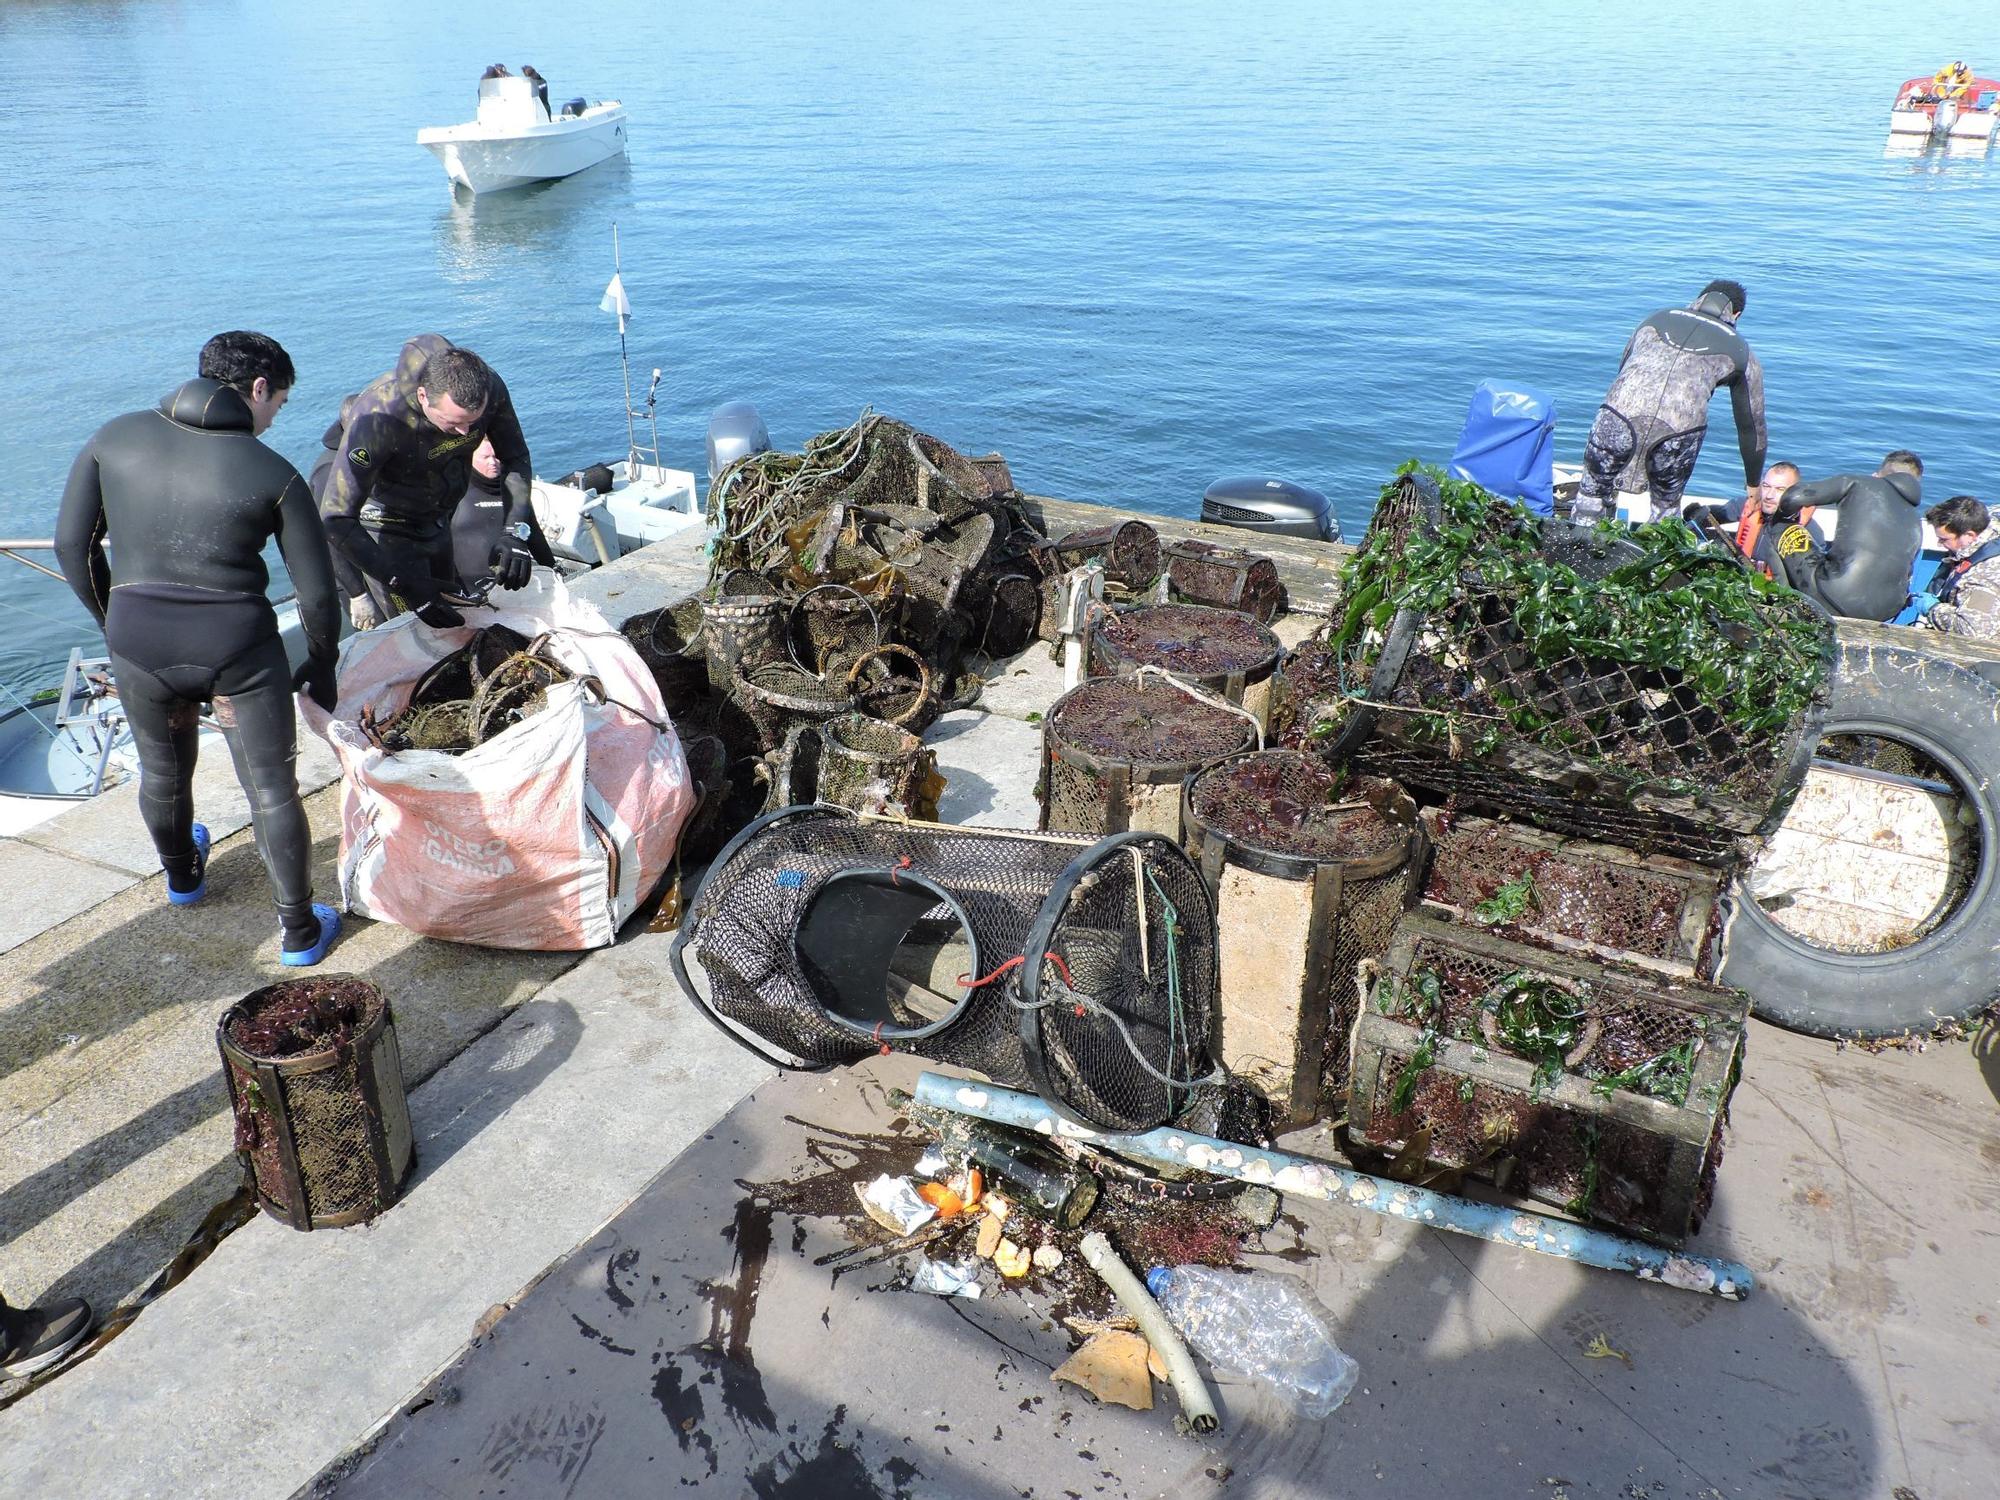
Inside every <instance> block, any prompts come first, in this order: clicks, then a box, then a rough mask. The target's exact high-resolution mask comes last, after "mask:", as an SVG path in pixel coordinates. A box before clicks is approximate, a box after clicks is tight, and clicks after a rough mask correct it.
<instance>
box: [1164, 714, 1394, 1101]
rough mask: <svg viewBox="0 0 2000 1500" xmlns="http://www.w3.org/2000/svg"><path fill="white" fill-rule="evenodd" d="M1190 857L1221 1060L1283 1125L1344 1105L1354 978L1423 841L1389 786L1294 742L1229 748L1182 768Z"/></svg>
mask: <svg viewBox="0 0 2000 1500" xmlns="http://www.w3.org/2000/svg"><path fill="white" fill-rule="evenodd" d="M1185 799H1186V806H1185V811H1184V813H1183V822H1184V824H1185V827H1186V833H1185V843H1186V848H1187V851H1188V854H1189V856H1190V857H1191V858H1192V859H1193V860H1194V861H1195V863H1196V864H1197V865H1198V866H1199V867H1200V869H1201V872H1202V876H1203V878H1204V879H1205V880H1206V881H1207V883H1208V887H1209V891H1210V893H1211V894H1212V895H1213V896H1214V898H1215V906H1216V922H1217V927H1218V929H1219V931H1220V933H1221V936H1220V939H1219V947H1220V955H1221V966H1222V997H1223V998H1222V1015H1221V1050H1222V1063H1223V1066H1224V1067H1225V1068H1227V1069H1228V1070H1229V1072H1230V1074H1231V1075H1232V1076H1234V1077H1237V1078H1240V1079H1242V1080H1243V1081H1244V1082H1246V1083H1248V1084H1249V1085H1250V1086H1251V1087H1253V1088H1255V1089H1257V1090H1258V1092H1260V1093H1261V1094H1262V1095H1263V1096H1264V1097H1265V1098H1266V1099H1267V1100H1269V1101H1270V1104H1271V1106H1272V1113H1273V1115H1274V1117H1275V1118H1276V1120H1277V1121H1278V1122H1280V1123H1282V1124H1285V1125H1291V1126H1303V1125H1309V1124H1311V1123H1312V1122H1313V1121H1314V1120H1316V1119H1318V1118H1319V1117H1320V1115H1321V1114H1322V1113H1323V1112H1325V1111H1326V1110H1333V1111H1336V1112H1337V1111H1338V1110H1339V1108H1340V1107H1341V1106H1342V1104H1344V1102H1345V1095H1346V1085H1347V1051H1348V1045H1349V1041H1350V1033H1351V1032H1352V1030H1353V1026H1354V1018H1355V1015H1356V1012H1357V1009H1358V1000H1357V996H1358V993H1359V992H1358V991H1357V989H1356V974H1357V972H1358V970H1359V969H1360V967H1361V965H1362V964H1363V963H1364V962H1365V961H1374V960H1379V959H1380V958H1381V957H1382V955H1383V954H1384V953H1385V952H1386V951H1387V950H1388V947H1389V939H1390V936H1391V934H1392V933H1393V932H1394V930H1395V927H1396V922H1397V920H1398V919H1399V918H1400V917H1401V916H1402V915H1403V913H1404V912H1405V911H1406V910H1408V909H1409V907H1410V906H1411V905H1412V904H1414V902H1415V900H1416V882H1417V877H1418V873H1419V872H1420V871H1421V870H1422V868H1423V848H1424V837H1423V833H1422V831H1421V829H1420V828H1419V827H1418V825H1417V817H1416V807H1415V804H1414V803H1412V802H1411V801H1410V799H1409V797H1408V796H1407V795H1405V794H1404V792H1403V790H1402V788H1400V787H1398V786H1397V785H1396V784H1395V783H1394V782H1391V781H1386V780H1380V779H1374V778H1359V777H1346V776H1340V775H1337V774H1336V773H1334V772H1333V771H1331V770H1329V769H1328V768H1327V766H1326V764H1325V763H1324V762H1323V761H1321V760H1320V759H1319V758H1318V757H1317V756H1314V755H1309V754H1305V753H1302V752H1300V751H1296V750H1265V751H1261V752H1249V753H1245V754H1239V755H1236V756H1233V757H1231V758H1230V759H1228V760H1224V761H1222V762H1220V763H1218V764H1216V765H1212V766H1210V767H1209V768H1208V769H1207V770H1205V771H1202V772H1201V773H1200V774H1199V775H1197V776H1194V777H1193V778H1191V779H1190V780H1189V781H1188V783H1187V785H1186V789H1185Z"/></svg>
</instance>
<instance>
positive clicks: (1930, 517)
mask: <svg viewBox="0 0 2000 1500" xmlns="http://www.w3.org/2000/svg"><path fill="white" fill-rule="evenodd" d="M1924 519H1925V520H1926V521H1928V522H1930V523H1931V525H1933V526H1935V527H1937V529H1938V530H1939V531H1957V532H1963V533H1968V534H1970V535H1973V536H1977V535H1978V534H1979V533H1980V532H1982V531H1984V530H1985V529H1986V527H1987V525H1988V523H1990V522H1991V521H1992V519H1993V512H1992V511H1990V510H1988V509H1987V508H1986V507H1985V506H1984V505H1983V504H1981V503H1980V502H1979V501H1978V500H1975V499H1974V498H1973V497H1972V496H1970V495H1953V496H1952V497H1951V498H1950V499H1949V500H1940V501H1938V503H1937V504H1936V505H1933V506H1932V507H1931V508H1930V509H1929V510H1927V511H1925V512H1924Z"/></svg>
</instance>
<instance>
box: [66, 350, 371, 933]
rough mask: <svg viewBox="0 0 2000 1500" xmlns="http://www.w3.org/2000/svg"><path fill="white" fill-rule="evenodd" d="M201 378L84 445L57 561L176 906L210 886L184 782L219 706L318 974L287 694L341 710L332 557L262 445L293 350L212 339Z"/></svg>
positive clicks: (319, 920)
mask: <svg viewBox="0 0 2000 1500" xmlns="http://www.w3.org/2000/svg"><path fill="white" fill-rule="evenodd" d="M199 369H200V371H201V375H200V378H199V379H196V380H190V381H188V382H187V383H186V384H185V385H183V386H181V387H180V388H179V389H177V390H175V391H172V392H170V393H169V394H168V395H167V396H166V397H165V398H164V399H163V400H162V401H161V402H160V404H159V406H158V407H157V408H155V409H153V410H151V411H137V412H131V413H128V414H127V415H125V416H122V417H116V418H114V419H112V420H111V421H110V422H107V423H106V424H105V425H104V426H103V427H100V428H99V429H98V430H97V432H96V434H95V435H94V436H93V437H92V438H91V439H90V441H89V442H88V443H86V444H85V445H84V449H83V452H82V453H81V454H80V455H79V456H78V457H77V460H76V463H75V465H74V466H73V467H72V468H71V469H70V475H69V486H68V488H67V489H65V490H64V491H63V498H62V511H61V514H60V516H59V517H58V518H57V521H56V555H57V556H58V557H59V558H60V559H61V561H62V570H63V576H64V577H65V578H67V579H68V580H69V586H70V587H71V588H72V589H73V590H75V592H76V596H77V598H79V599H80V600H82V601H83V607H84V608H85V609H87V610H89V611H90V613H91V615H92V617H93V618H94V619H96V621H97V622H98V624H99V625H101V626H102V627H103V628H104V638H105V642H106V644H108V645H109V646H110V648H111V675H112V677H113V678H114V679H115V680H116V681H117V684H118V701H119V706H120V707H121V708H122V709H123V710H124V712H125V717H126V720H127V721H128V722H129V723H130V724H131V726H132V732H133V736H134V738H135V740H136V741H137V744H138V750H139V768H140V769H139V810H140V815H141V816H142V817H143V818H144V819H145V822H146V831H147V832H148V833H150V834H151V835H152V837H153V845H154V847H155V848H156V849H158V850H159V853H160V863H161V865H162V866H163V867H164V868H165V869H166V872H167V897H168V899H169V900H170V901H172V902H173V903H174V904H175V905H187V904H189V903H191V902H194V901H197V900H199V899H200V898H201V896H202V894H203V892H204V890H205V889H206V884H207V882H206V878H205V874H206V870H205V867H206V864H207V858H208V831H207V830H206V829H205V828H203V827H202V826H201V825H200V824H198V823H196V822H195V821H194V800H193V787H194V767H195V751H196V740H197V736H198V734H199V733H200V729H199V722H198V721H199V716H200V710H201V705H202V704H204V703H213V704H214V705H215V718H216V722H217V723H219V724H220V725H221V726H222V729H223V734H224V737H225V738H226V739H227V741H228V744H229V753H230V755H231V757H232V758H233V759H234V760H235V762H236V777H237V780H239V781H241V782H242V783H243V790H244V792H245V794H246V795H247V796H248V797H249V799H250V821H251V826H252V828H253V829H254V830H255V833H256V838H257V852H258V853H260V854H262V855H263V856H264V866H265V869H266V870H267V871H268V872H269V874H270V877H271V886H272V889H273V891H274V892H275V894H276V896H277V900H278V916H279V920H280V922H281V924H282V930H281V932H280V935H279V950H280V951H279V958H280V960H281V961H282V962H283V963H286V964H289V965H302V964H315V963H318V962H319V961H320V959H321V958H323V957H325V956H326V950H327V949H328V948H329V947H330V946H332V943H333V939H334V936H335V934H337V933H338V932H339V930H340V918H339V916H338V915H337V914H336V913H335V912H334V910H333V908H332V907H330V906H322V905H318V904H316V903H315V902H314V901H313V899H312V834H311V832H310V831H309V830H308V829H307V827H306V814H305V808H304V806H303V805H302V804H301V803H300V801H299V783H298V776H297V773H296V769H295V767H294V764H293V763H294V760H295V758H296V755H297V751H298V737H297V735H298V729H297V721H296V718H295V716H294V705H293V699H292V693H293V689H294V688H295V687H302V688H303V689H304V690H305V691H306V692H308V693H309V694H311V695H312V698H313V700H314V701H315V702H316V703H318V704H319V705H320V706H321V707H322V708H326V709H331V708H332V707H333V702H334V660H335V651H336V648H337V645H338V638H339V629H340V606H339V600H338V596H337V595H336V593H335V591H334V582H333V561H332V558H331V557H330V556H329V555H328V553H327V545H326V534H325V532H324V530H323V529H322V528H321V526H320V521H319V515H318V513H317V512H316V511H315V510H314V509H313V503H312V496H311V495H310V494H309V493H308V492H307V490H306V482H305V481H304V480H303V479H301V478H300V477H299V472H298V470H296V469H294V468H293V467H292V466H291V465H290V464H289V463H287V462H285V460H284V459H282V458H280V457H279V456H278V455H277V454H276V453H273V452H272V451H271V450H270V449H269V448H267V447H265V446H264V445H263V444H262V443H260V442H258V441H257V436H258V434H259V433H261V432H263V431H264V430H265V429H266V428H268V427H269V426H270V425H271V422H272V420H273V419H274V418H275V417H276V416H277V415H278V411H279V409H280V408H281V407H283V406H284V404H285V399H286V397H287V396H288V395H289V393H290V391H291V386H292V379H293V373H292V361H291V358H290V356H288V355H287V354H286V353H285V351H284V350H283V349H282V348H280V347H279V345H278V344H277V342H276V341H275V340H273V339H270V338H267V337H265V336H264V335H263V334H261V333H240V332H239V333H219V334H217V335H216V336H215V337H214V338H212V339H210V340H209V341H208V343H207V344H206V345H204V346H203V348H202V351H201V362H200V365H199ZM274 536H275V537H276V538H277V539H278V549H279V551H280V552H282V553H283V554H284V559H285V567H286V569H287V570H288V571H289V572H290V573H291V575H292V585H293V587H294V588H295V589H296V590H297V591H298V601H299V618H300V621H301V623H302V624H303V626H304V628H305V636H306V647H307V653H308V654H307V658H306V664H305V665H304V666H303V667H301V668H300V669H299V671H298V673H297V675H296V677H295V676H294V674H293V672H292V669H291V666H290V664H289V663H288V662H287V661H286V659H285V647H284V644H283V642H282V641H280V640H279V638H278V620H277V615H276V613H275V612H274V611H273V610H272V608H271V601H270V600H269V599H268V598H266V597H265V592H264V591H265V589H266V588H267V587H268V586H269V583H270V577H269V575H268V574H267V573H266V571H265V568H264V560H263V557H262V555H261V554H262V552H263V549H264V544H265V543H266V542H267V541H269V540H270V539H271V538H272V537H274ZM107 541H108V542H109V543H110V547H111V559H110V560H109V561H107V560H106V558H105V543H106V542H107Z"/></svg>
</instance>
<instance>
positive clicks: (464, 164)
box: [417, 106, 625, 194]
mask: <svg viewBox="0 0 2000 1500" xmlns="http://www.w3.org/2000/svg"><path fill="white" fill-rule="evenodd" d="M417 143H418V144H419V145H421V146H423V147H425V148H426V149H428V150H429V151H430V152H431V154H432V155H434V156H436V157H437V159H438V161H439V162H440V163H441V164H442V165H443V167H444V170H445V175H446V176H447V177H449V178H450V179H451V180H452V182H453V183H455V184H456V185H457V186H459V187H462V188H464V189H466V190H467V191H468V192H471V193H475V194H477V193H497V192H504V191H506V190H507V189H509V188H520V187H528V186H530V185H531V184H533V183H537V182H553V181H555V180H557V179H558V178H563V177H571V176H574V175H575V174H576V173H578V172H581V171H584V170H585V169H586V168H589V167H594V166H596V165H597V164H598V163H599V162H601V161H608V160H609V159H610V158H612V157H614V156H618V155H621V154H622V153H623V152H624V150H625V111H624V110H623V109H619V108H617V107H615V106H614V107H612V108H610V109H607V110H604V111H602V112H599V111H595V110H593V111H591V112H590V113H588V114H586V115H584V116H583V117H581V118H579V119H565V120H555V121H552V122H549V123H547V124H542V125H536V126H531V127H529V128H527V129H525V130H521V131H516V132H509V133H504V134H498V133H493V132H490V131H486V130H482V129H481V128H480V127H478V126H466V125H455V126H452V127H450V128H448V129H442V130H424V131H419V132H418V134H417Z"/></svg>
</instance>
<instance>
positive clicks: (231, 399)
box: [160, 380, 255, 432]
mask: <svg viewBox="0 0 2000 1500" xmlns="http://www.w3.org/2000/svg"><path fill="white" fill-rule="evenodd" d="M160 411H161V413H162V414H163V415H165V416H167V417H169V418H171V419H172V420H173V421H176V422H179V423H180V424H181V425H182V426H183V427H199V428H201V429H202V430H203V431H205V432H248V431H250V430H251V428H252V427H253V426H254V425H255V422H254V421H253V419H252V418H251V415H250V403H249V402H247V401H245V400H244V399H243V397H242V396H241V395H239V394H238V393H237V392H236V391H234V390H232V389H231V388H230V387H228V386H226V385H224V384H223V383H222V382H221V381H219V380H190V381H188V382H187V383H186V384H184V385H181V386H178V387H176V388H175V389H174V390H172V391H169V392H168V393H167V394H166V395H164V396H162V397H161V398H160Z"/></svg>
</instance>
